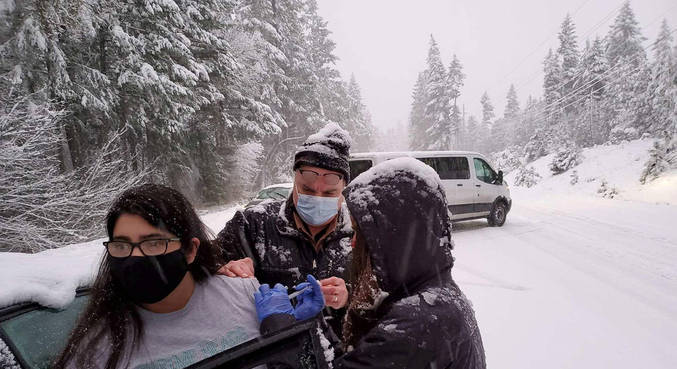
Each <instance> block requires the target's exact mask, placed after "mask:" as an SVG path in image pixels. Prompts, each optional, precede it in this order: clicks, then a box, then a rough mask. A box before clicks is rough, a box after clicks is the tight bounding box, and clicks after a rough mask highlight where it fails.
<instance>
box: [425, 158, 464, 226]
mask: <svg viewBox="0 0 677 369" xmlns="http://www.w3.org/2000/svg"><path fill="white" fill-rule="evenodd" d="M418 160H421V161H422V162H424V163H426V164H428V165H430V166H431V167H433V169H435V171H436V172H437V174H439V176H440V179H441V180H442V185H443V186H444V191H445V192H446V195H447V202H448V204H449V210H450V211H451V214H452V219H459V218H463V217H464V214H467V213H472V212H473V205H474V204H473V203H474V196H475V189H474V187H473V182H472V180H471V179H470V165H469V163H468V158H466V157H464V156H449V157H429V158H418Z"/></svg>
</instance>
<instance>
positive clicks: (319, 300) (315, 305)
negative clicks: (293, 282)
mask: <svg viewBox="0 0 677 369" xmlns="http://www.w3.org/2000/svg"><path fill="white" fill-rule="evenodd" d="M306 280H307V282H303V283H300V284H299V285H298V286H296V287H295V289H296V290H297V291H301V290H302V289H304V288H306V287H309V288H308V289H306V290H305V291H303V292H302V293H301V294H300V295H298V297H296V301H297V304H296V309H294V317H295V318H296V320H306V319H310V318H312V317H314V316H317V314H319V313H320V312H322V308H323V307H324V296H323V295H322V287H321V286H320V283H319V282H318V281H316V280H315V278H314V277H313V276H312V275H310V274H308V278H307V279H306Z"/></svg>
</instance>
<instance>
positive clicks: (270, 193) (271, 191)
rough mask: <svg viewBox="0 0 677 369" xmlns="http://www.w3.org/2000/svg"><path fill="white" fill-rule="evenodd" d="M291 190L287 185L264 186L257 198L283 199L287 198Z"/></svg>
mask: <svg viewBox="0 0 677 369" xmlns="http://www.w3.org/2000/svg"><path fill="white" fill-rule="evenodd" d="M290 190H291V189H290V188H287V187H271V188H264V189H263V190H261V191H259V193H258V195H256V198H257V199H261V200H265V199H273V200H283V199H286V198H287V196H289V192H290Z"/></svg>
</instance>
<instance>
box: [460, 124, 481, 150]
mask: <svg viewBox="0 0 677 369" xmlns="http://www.w3.org/2000/svg"><path fill="white" fill-rule="evenodd" d="M479 124H480V123H479V122H478V121H477V118H475V116H474V115H471V116H470V117H468V122H467V123H466V125H465V131H466V136H465V137H466V138H465V140H464V144H465V149H466V150H470V151H477V150H478V149H479V147H478V141H479V139H480V138H481V132H480V126H479Z"/></svg>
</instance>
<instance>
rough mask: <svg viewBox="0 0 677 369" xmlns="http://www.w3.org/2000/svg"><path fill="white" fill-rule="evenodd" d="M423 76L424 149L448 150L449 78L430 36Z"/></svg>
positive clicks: (449, 117) (451, 140) (450, 138)
mask: <svg viewBox="0 0 677 369" xmlns="http://www.w3.org/2000/svg"><path fill="white" fill-rule="evenodd" d="M426 64H427V68H426V70H425V72H424V75H425V82H426V83H425V94H426V104H425V109H424V111H425V113H424V116H425V120H426V121H427V122H428V124H430V128H428V129H427V130H426V138H425V140H424V141H425V148H426V149H430V150H445V149H446V150H448V149H449V148H451V146H452V144H453V142H454V141H453V139H454V137H453V136H452V135H453V133H454V132H452V122H451V103H452V102H451V101H450V99H449V97H450V95H449V83H450V82H449V78H448V74H447V70H446V68H445V67H444V64H443V62H442V57H441V55H440V49H439V47H438V46H437V42H436V41H435V39H434V38H433V36H432V35H431V36H430V48H429V49H428V58H427V60H426Z"/></svg>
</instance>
